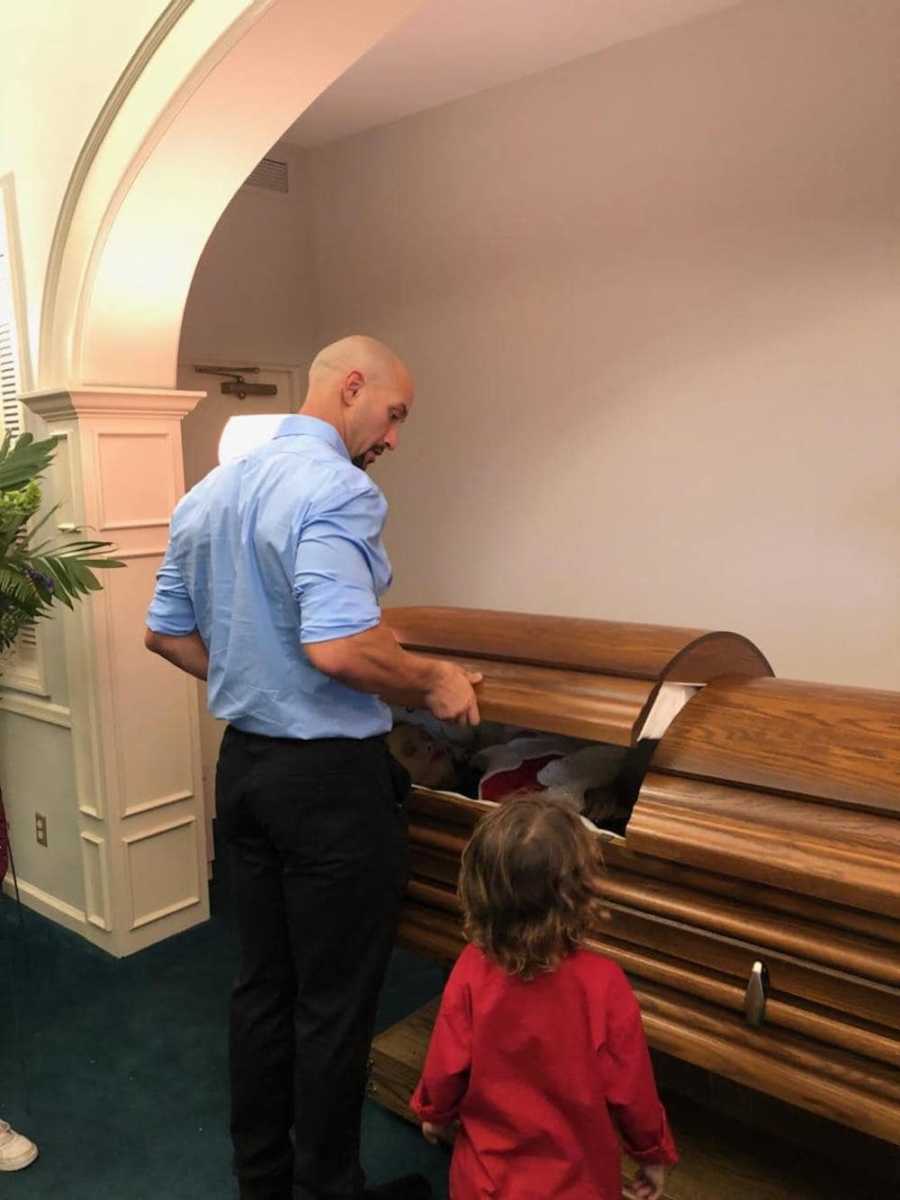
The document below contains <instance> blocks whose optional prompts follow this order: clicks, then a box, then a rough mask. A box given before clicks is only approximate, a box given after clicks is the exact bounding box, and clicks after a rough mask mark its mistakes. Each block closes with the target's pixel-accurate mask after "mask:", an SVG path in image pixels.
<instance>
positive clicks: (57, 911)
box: [3, 873, 89, 937]
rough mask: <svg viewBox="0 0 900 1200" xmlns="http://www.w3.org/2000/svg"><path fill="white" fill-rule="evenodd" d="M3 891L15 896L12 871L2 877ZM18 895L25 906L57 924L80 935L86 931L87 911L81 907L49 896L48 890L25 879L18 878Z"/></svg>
mask: <svg viewBox="0 0 900 1200" xmlns="http://www.w3.org/2000/svg"><path fill="white" fill-rule="evenodd" d="M3 891H4V892H5V893H6V895H7V896H10V897H12V898H15V894H16V891H15V888H14V886H13V879H12V873H9V874H7V876H6V879H4V881H3ZM19 895H20V896H21V897H22V902H23V904H24V905H25V906H26V907H27V908H32V909H34V911H35V912H37V913H40V914H41V916H42V917H46V918H47V919H48V920H49V921H53V922H55V923H56V924H57V925H64V926H65V927H66V929H71V930H72V931H73V932H74V933H80V934H81V936H82V937H84V936H85V934H86V933H87V931H88V929H89V926H88V919H87V913H85V911H84V910H83V909H81V908H75V906H74V905H73V904H68V903H67V902H66V901H65V900H60V898H59V897H58V896H51V895H50V893H49V892H45V891H43V890H42V889H41V888H39V887H35V885H34V884H33V883H29V882H28V881H27V880H25V879H20V880H19Z"/></svg>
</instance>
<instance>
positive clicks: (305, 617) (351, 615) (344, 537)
mask: <svg viewBox="0 0 900 1200" xmlns="http://www.w3.org/2000/svg"><path fill="white" fill-rule="evenodd" d="M386 512H387V509H386V505H385V502H384V497H383V496H382V495H381V493H380V492H375V491H374V490H373V491H368V490H367V491H361V492H358V493H356V494H354V495H351V496H349V497H344V498H336V497H333V498H328V497H325V498H323V499H322V500H320V502H319V503H318V504H316V505H315V506H314V508H313V510H312V511H311V512H310V513H309V515H308V517H307V519H306V520H305V521H304V523H303V525H302V527H301V529H300V536H299V541H298V545H297V553H296V558H295V562H294V596H295V598H296V601H297V605H298V608H299V613H300V641H301V642H303V643H305V644H308V643H312V642H327V641H332V640H333V639H335V638H341V637H352V636H353V635H354V634H357V633H364V632H365V631H366V630H367V629H372V628H374V626H376V625H377V624H378V622H379V621H380V620H381V609H380V607H379V604H378V597H379V595H380V594H381V592H382V591H383V590H384V588H385V587H386V586H387V585H388V584H389V583H390V566H389V564H388V561H387V556H386V554H385V552H384V547H383V546H382V544H381V531H382V529H383V527H384V520H385V516H386Z"/></svg>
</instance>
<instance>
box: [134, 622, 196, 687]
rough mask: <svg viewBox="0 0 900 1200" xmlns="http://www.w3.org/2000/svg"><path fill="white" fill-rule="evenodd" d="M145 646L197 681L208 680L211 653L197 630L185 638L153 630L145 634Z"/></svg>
mask: <svg viewBox="0 0 900 1200" xmlns="http://www.w3.org/2000/svg"><path fill="white" fill-rule="evenodd" d="M144 645H145V646H146V647H147V649H148V650H152V651H153V653H154V654H159V655H160V656H161V657H162V658H164V659H166V660H167V662H170V663H173V664H174V665H175V666H176V667H180V668H181V670H182V671H187V673H188V675H193V676H194V678H195V679H206V675H207V672H208V670H209V653H208V652H207V649H206V646H205V645H204V642H203V639H202V638H201V636H200V634H199V633H198V632H197V630H196V629H195V630H194V632H193V633H189V634H187V635H185V636H184V637H173V636H172V635H171V634H166V633H154V632H153V630H152V629H148V630H147V631H146V632H145V634H144Z"/></svg>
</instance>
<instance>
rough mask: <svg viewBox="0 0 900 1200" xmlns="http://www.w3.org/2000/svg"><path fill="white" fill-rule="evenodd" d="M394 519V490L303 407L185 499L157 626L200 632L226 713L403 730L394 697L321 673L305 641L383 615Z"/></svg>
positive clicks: (320, 733)
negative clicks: (390, 500)
mask: <svg viewBox="0 0 900 1200" xmlns="http://www.w3.org/2000/svg"><path fill="white" fill-rule="evenodd" d="M386 516H387V502H386V501H385V498H384V495H383V494H382V492H381V489H380V488H379V487H378V486H377V484H375V483H374V482H373V481H372V480H371V479H370V478H369V477H368V475H366V474H365V472H364V471H361V470H359V469H358V468H357V467H355V466H354V465H353V464H352V462H351V461H350V456H349V454H348V453H347V449H346V447H345V446H344V443H343V441H342V440H341V437H340V435H339V434H338V432H337V430H336V429H334V428H333V427H332V426H331V425H328V424H327V423H326V422H325V421H320V420H318V419H317V418H316V417H305V416H302V415H296V416H290V417H286V418H285V419H284V421H283V422H282V423H281V425H280V426H279V427H278V431H277V433H276V434H275V437H274V438H272V439H271V440H270V441H268V442H266V443H265V444H264V445H263V446H261V447H259V448H257V449H256V450H253V451H252V452H251V453H249V454H247V455H246V456H245V457H242V458H239V459H236V460H234V461H232V462H229V463H226V464H224V465H223V466H220V467H217V468H216V469H215V470H214V471H211V472H210V473H209V475H207V476H206V478H205V479H203V480H202V481H201V482H200V483H198V484H197V486H196V487H194V488H192V489H191V490H190V491H189V492H188V493H187V495H186V496H184V498H183V499H182V500H181V501H180V503H179V504H178V506H177V508H176V509H175V512H174V514H173V516H172V524H171V529H170V537H169V546H168V549H167V551H166V555H165V558H164V560H163V564H162V566H161V568H160V570H159V573H158V575H157V577H156V591H155V594H154V596H153V601H152V603H151V605H150V609H149V612H148V614H147V624H148V626H149V627H150V628H151V629H152V630H154V631H155V632H156V633H162V634H174V635H176V636H177V635H183V634H188V633H191V632H192V631H193V630H194V629H197V630H198V631H199V633H200V636H201V637H202V638H203V641H204V643H205V644H206V647H207V649H208V650H209V680H208V696H209V709H210V712H211V713H212V714H213V716H215V717H221V718H222V719H223V720H225V721H230V722H232V723H233V724H234V725H236V726H237V727H238V729H242V730H244V731H245V732H247V733H261V734H265V735H267V736H268V737H290V738H323V737H352V738H363V737H371V736H373V735H377V734H382V733H385V732H387V730H388V729H390V727H391V714H390V710H389V709H388V707H387V705H386V704H384V703H383V702H382V701H381V700H379V699H378V698H377V697H376V696H369V695H365V694H364V693H362V692H357V691H354V690H353V689H352V688H349V687H346V686H344V684H342V683H338V682H337V681H336V680H333V679H330V678H329V677H328V676H326V675H323V674H322V673H321V672H320V671H317V670H316V669H315V667H313V666H312V664H311V663H310V661H309V659H308V658H307V657H306V654H305V653H304V650H303V645H302V643H304V642H326V641H331V640H332V639H334V638H340V637H349V636H351V635H353V634H356V633H362V632H363V631H364V630H366V629H371V628H372V627H373V626H375V625H377V624H378V622H379V620H380V619H381V611H380V608H379V605H378V600H379V597H380V596H381V594H382V593H383V592H384V591H385V590H386V589H387V587H388V586H389V585H390V582H391V566H390V563H389V561H388V557H387V554H386V553H385V550H384V546H383V545H382V541H381V533H382V529H383V527H384V522H385V518H386Z"/></svg>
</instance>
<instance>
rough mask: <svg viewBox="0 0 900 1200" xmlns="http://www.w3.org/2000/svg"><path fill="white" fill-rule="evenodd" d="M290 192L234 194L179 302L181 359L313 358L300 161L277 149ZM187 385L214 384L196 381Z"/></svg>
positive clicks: (293, 151)
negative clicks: (181, 309) (182, 302)
mask: <svg viewBox="0 0 900 1200" xmlns="http://www.w3.org/2000/svg"><path fill="white" fill-rule="evenodd" d="M269 154H270V156H271V157H273V158H277V159H279V160H281V161H282V162H284V161H286V162H287V164H288V180H289V191H288V192H287V193H286V194H284V193H281V192H270V191H266V190H264V189H262V188H258V187H242V188H240V189H239V191H238V192H237V194H236V195H235V197H234V199H233V200H232V201H231V203H230V204H229V206H228V208H227V209H226V210H225V212H224V213H223V214H222V217H221V219H220V220H219V222H218V224H217V225H216V228H215V229H214V231H213V233H212V236H211V237H210V239H209V241H208V242H207V243H206V247H205V249H204V251H203V255H202V257H201V258H200V262H199V264H198V266H197V271H196V274H195V275H194V278H193V282H192V283H191V290H190V292H189V294H188V299H187V304H186V305H185V311H184V321H183V322H182V326H181V342H180V345H179V351H178V358H179V362H181V363H184V364H193V363H199V362H202V360H203V358H204V356H207V357H209V356H212V357H214V358H216V357H217V358H220V359H222V358H225V359H228V360H229V361H230V362H231V363H237V362H238V360H239V359H241V358H242V357H243V358H244V359H246V360H247V363H248V364H249V365H253V364H258V363H260V362H262V363H277V364H285V365H290V364H306V363H307V362H308V361H309V358H310V357H311V355H312V354H314V353H315V330H314V328H313V321H314V312H315V299H316V296H315V283H314V280H313V278H312V254H311V249H310V246H309V232H310V227H309V222H308V220H307V215H308V208H309V192H308V183H307V165H306V156H305V155H304V153H303V152H302V151H301V150H299V149H298V148H297V147H295V146H285V145H279V146H275V147H274V148H273V149H272V150H271V151H270V152H269ZM190 386H192V387H209V386H213V387H216V386H217V385H214V384H212V385H211V382H210V380H208V379H205V380H204V379H195V380H194V381H193V382H192V383H191V385H190Z"/></svg>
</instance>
